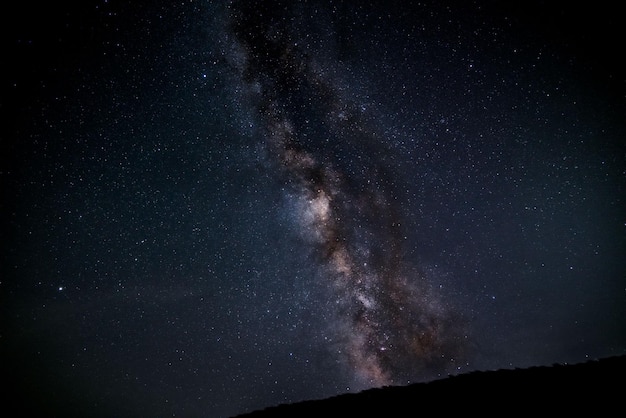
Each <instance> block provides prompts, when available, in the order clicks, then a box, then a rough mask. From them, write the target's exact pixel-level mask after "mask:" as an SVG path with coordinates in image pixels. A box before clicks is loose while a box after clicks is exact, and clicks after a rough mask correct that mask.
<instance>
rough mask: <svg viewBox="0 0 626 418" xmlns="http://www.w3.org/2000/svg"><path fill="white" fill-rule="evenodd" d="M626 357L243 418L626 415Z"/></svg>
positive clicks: (448, 381)
mask: <svg viewBox="0 0 626 418" xmlns="http://www.w3.org/2000/svg"><path fill="white" fill-rule="evenodd" d="M625 376H626V356H617V357H609V358H604V359H599V360H591V361H588V362H585V363H580V364H570V365H560V364H555V365H553V366H540V367H531V368H527V369H510V370H508V369H503V370H496V371H482V372H470V373H466V374H460V375H456V376H450V377H448V378H444V379H440V380H435V381H432V382H428V383H416V384H412V385H408V386H389V387H384V388H380V389H370V390H366V391H363V392H360V393H356V394H345V395H339V396H335V397H332V398H328V399H323V400H313V401H304V402H298V403H293V404H284V405H279V406H276V407H271V408H266V409H263V410H260V411H255V412H252V413H248V414H243V415H239V416H238V418H244V417H245V418H261V417H263V418H269V417H271V418H276V417H302V416H309V415H310V416H315V417H328V418H330V417H336V416H350V417H409V416H411V417H417V416H424V415H431V414H433V413H436V414H437V415H441V414H445V415H446V416H449V414H453V413H464V414H465V413H468V412H474V413H479V414H482V415H490V416H496V415H497V416H502V417H505V416H521V415H523V416H530V415H532V416H545V415H546V414H548V413H549V414H558V415H557V416H559V417H563V416H566V414H576V415H577V416H578V415H580V414H584V415H592V416H594V417H605V416H626V415H624V409H625V408H624V406H625V404H626V391H625V389H626V383H625V380H624V379H625Z"/></svg>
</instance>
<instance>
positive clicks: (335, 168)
mask: <svg viewBox="0 0 626 418" xmlns="http://www.w3.org/2000/svg"><path fill="white" fill-rule="evenodd" d="M230 12H231V21H230V25H229V27H228V31H229V33H228V37H229V38H230V39H231V40H232V44H231V47H232V52H231V61H232V63H233V68H234V69H235V70H236V71H237V74H238V76H239V78H240V82H241V83H242V85H243V86H245V88H246V89H247V90H248V91H249V92H250V94H251V96H252V99H251V100H250V104H249V105H250V106H251V107H252V108H253V112H254V113H255V115H256V117H257V118H258V120H259V121H261V125H262V126H261V128H260V132H261V134H260V136H261V137H262V138H263V140H264V141H265V146H266V148H267V149H268V152H269V154H270V156H271V157H272V159H273V162H274V167H276V169H277V170H279V171H280V174H281V176H282V177H283V178H284V179H285V180H286V181H287V183H288V184H289V186H290V188H291V190H290V192H291V193H293V194H294V195H295V196H296V197H297V200H298V204H297V205H296V208H297V209H296V211H297V213H295V214H294V216H295V217H296V218H297V219H298V223H299V225H300V235H301V236H302V238H303V240H302V242H303V245H308V246H309V247H310V249H311V250H312V252H313V253H314V257H315V260H316V262H317V263H318V265H319V269H320V272H321V274H320V277H323V278H324V279H323V280H324V281H325V285H326V286H327V287H328V289H329V292H328V294H329V295H330V296H329V297H330V298H331V299H332V300H330V301H329V304H328V305H329V306H330V310H329V312H328V314H327V315H326V316H325V318H326V320H327V322H328V324H327V326H328V330H329V335H331V338H330V339H331V340H332V341H333V343H334V344H336V346H337V347H338V349H337V353H338V354H337V355H339V356H340V357H341V360H342V363H343V364H345V366H346V367H347V369H348V370H349V371H350V373H351V375H352V377H353V378H354V380H355V382H357V383H359V384H360V385H361V386H363V387H366V386H383V385H390V384H400V383H407V382H409V381H412V380H415V379H419V377H420V376H422V375H424V374H425V373H426V372H427V371H429V370H430V371H432V370H441V371H445V370H448V369H450V368H452V367H453V366H454V364H455V362H457V361H460V360H459V359H460V356H462V353H463V344H464V333H463V331H462V328H463V327H462V326H460V325H459V323H458V322H457V321H458V318H457V317H456V316H455V315H453V314H452V313H451V311H450V309H449V308H448V305H447V304H446V303H443V301H442V300H441V298H440V297H438V296H437V295H436V293H435V292H434V291H433V290H432V289H431V286H429V285H428V282H427V280H426V278H425V277H423V276H422V275H420V274H419V269H418V268H414V266H411V263H410V262H408V261H407V260H405V258H404V256H403V244H404V241H405V236H406V231H405V230H404V229H403V228H404V222H403V216H405V215H403V211H402V210H401V205H402V195H401V193H399V191H398V190H399V187H398V183H399V182H401V181H402V180H401V179H400V180H399V179H398V174H397V173H395V171H394V166H393V159H392V158H390V157H389V155H390V152H389V150H388V148H387V147H386V145H385V138H384V136H383V135H381V134H380V133H379V132H378V131H377V130H376V129H375V127H374V126H372V124H371V123H370V121H369V120H368V119H367V118H366V117H365V115H364V106H363V105H361V104H359V103H358V102H356V101H354V100H351V98H350V95H349V94H346V87H345V85H343V84H341V83H340V82H338V81H337V80H336V79H335V78H334V77H333V75H332V71H328V70H327V69H326V68H325V66H324V65H325V64H324V65H322V64H321V62H320V60H318V59H316V57H315V54H314V53H313V52H314V51H312V50H311V49H310V48H307V47H305V46H302V45H301V44H300V43H299V42H298V39H301V38H302V36H303V34H302V33H301V32H300V31H299V28H298V25H295V24H294V19H293V18H294V15H295V14H296V12H294V11H293V10H292V7H290V6H289V3H288V2H281V1H271V2H263V3H262V4H258V2H252V1H235V2H233V3H231V5H230ZM301 12H302V11H300V12H299V13H301Z"/></svg>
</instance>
